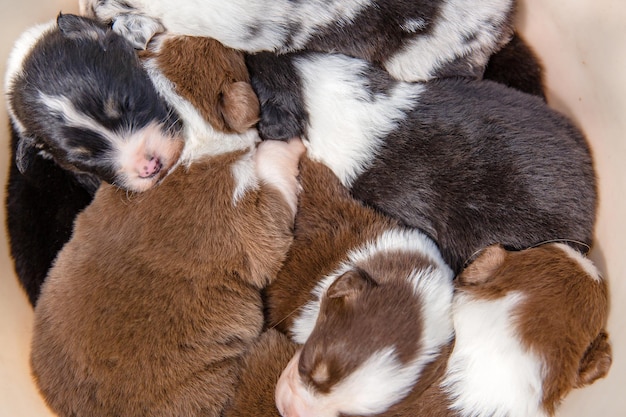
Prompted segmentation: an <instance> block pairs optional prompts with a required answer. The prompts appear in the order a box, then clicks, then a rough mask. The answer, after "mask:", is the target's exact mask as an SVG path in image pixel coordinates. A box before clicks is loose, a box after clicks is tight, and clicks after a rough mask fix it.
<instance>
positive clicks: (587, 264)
mask: <svg viewBox="0 0 626 417" xmlns="http://www.w3.org/2000/svg"><path fill="white" fill-rule="evenodd" d="M554 245H555V246H556V247H557V248H559V249H561V250H562V251H563V252H565V254H566V255H567V256H569V257H570V258H571V259H573V260H575V261H576V262H577V263H578V265H579V266H580V267H581V268H582V270H583V271H585V273H586V274H587V275H588V276H589V278H591V279H593V280H594V281H597V282H600V281H602V276H601V275H600V272H599V271H598V269H597V268H596V266H595V265H594V264H593V262H591V260H590V259H589V258H587V257H585V256H584V255H583V254H582V253H580V252H578V251H577V250H575V249H574V248H572V247H571V246H569V245H566V244H564V243H555V244H554Z"/></svg>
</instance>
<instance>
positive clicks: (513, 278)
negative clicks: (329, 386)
mask: <svg viewBox="0 0 626 417" xmlns="http://www.w3.org/2000/svg"><path fill="white" fill-rule="evenodd" d="M456 290H457V292H456V295H455V299H454V307H453V314H454V316H453V317H454V329H455V333H456V336H455V341H454V342H453V343H451V344H450V345H449V349H448V350H446V349H444V350H442V353H441V355H440V356H439V357H438V358H437V360H436V361H435V362H433V366H431V370H432V371H433V372H434V373H435V374H434V375H433V374H431V375H430V376H429V377H423V378H420V379H419V380H418V381H417V383H416V384H415V386H414V387H413V390H412V391H411V393H410V394H409V395H408V396H407V397H406V398H405V399H403V400H402V401H400V402H398V403H396V404H394V405H392V406H391V407H389V408H388V409H387V410H385V411H384V412H382V413H379V414H377V415H379V416H385V417H388V416H389V417H391V416H394V417H409V416H415V415H420V416H426V417H453V416H454V417H469V416H484V417H487V416H494V415H495V416H500V415H502V416H504V415H506V416H519V417H531V416H552V415H554V413H555V410H556V408H557V406H558V405H559V403H560V401H561V400H562V399H563V398H564V397H565V396H566V395H567V394H568V393H569V392H570V391H571V390H572V389H574V388H580V387H583V386H585V385H588V384H591V383H593V382H594V381H595V380H596V379H598V378H602V377H604V376H605V375H606V374H607V372H608V370H609V368H610V365H611V346H610V344H609V342H608V336H607V334H606V331H605V330H604V326H605V325H606V319H607V313H608V291H607V285H606V282H605V281H604V280H603V279H602V278H601V277H600V276H599V274H598V272H597V270H596V269H595V267H594V266H593V265H592V263H591V262H590V261H589V260H587V259H586V258H584V257H583V256H581V255H580V254H579V253H578V252H576V251H574V250H573V249H571V248H570V247H569V246H567V245H563V244H546V245H544V246H541V247H536V248H532V249H528V250H525V251H519V252H507V251H505V250H504V249H502V248H501V247H499V246H492V247H489V248H487V249H486V250H484V251H483V253H481V254H480V256H479V257H478V259H477V260H476V261H475V262H473V263H472V264H471V265H470V266H469V267H468V268H467V269H466V270H465V271H464V272H463V273H462V274H461V276H460V277H459V278H458V279H457V281H456ZM392 301H395V300H390V302H392ZM367 311H368V315H367V316H366V317H362V318H361V319H362V320H369V319H370V316H375V315H376V314H378V313H380V311H378V312H377V311H376V310H372V309H370V310H367ZM324 314H332V312H331V311H330V310H325V311H324ZM321 315H322V313H320V316H321ZM329 322H332V323H336V321H331V320H330V319H329V318H327V319H326V320H325V321H321V320H318V321H317V323H316V327H315V329H314V330H313V334H315V333H321V334H326V335H332V334H336V333H341V332H342V331H344V330H346V329H342V328H338V327H336V326H334V327H333V328H329V327H328V326H327V325H326V324H327V323H329ZM389 326H390V327H392V328H398V327H399V326H398V323H397V322H396V321H394V320H390V321H389ZM376 336H377V335H376V334H372V335H371V337H376ZM328 343H332V342H328V341H327V340H325V339H324V338H315V339H313V338H309V340H307V342H306V343H305V345H304V347H303V351H305V350H307V349H309V350H324V349H325V348H324V346H323V345H325V344H328ZM362 343H363V341H362V340H355V339H352V344H345V343H344V345H343V349H345V350H346V351H348V352H353V351H359V350H360V349H362V347H361V345H362ZM446 360H447V366H446ZM292 363H293V360H292ZM304 369H306V368H304V367H303V364H302V361H300V363H299V368H297V370H296V368H290V366H289V365H288V366H287V368H286V370H285V372H283V375H282V376H281V377H280V380H279V383H278V386H277V390H276V400H277V404H278V405H279V409H282V410H287V412H283V413H282V415H283V416H284V417H287V416H288V417H296V416H307V415H312V414H310V413H309V412H310V410H314V409H315V407H316V404H313V406H312V407H310V408H306V409H303V410H299V411H298V412H294V410H296V409H297V407H295V406H292V405H291V404H294V403H296V404H301V403H305V402H306V401H309V400H310V399H313V400H314V401H315V402H316V403H322V404H323V403H324V402H325V401H326V399H325V398H324V395H326V396H328V397H331V396H332V393H322V394H321V395H319V396H318V397H317V398H315V396H310V395H309V393H311V392H315V390H316V388H315V387H316V386H315V384H313V383H311V379H310V377H309V376H307V375H304V374H303V372H302V371H303V370H304ZM296 373H299V376H298V378H297V379H296V380H295V381H296V382H295V383H296V384H300V385H302V386H303V387H304V388H305V389H304V390H302V392H303V393H304V394H303V395H304V396H307V397H308V398H304V400H303V398H301V397H300V396H299V395H293V392H297V390H288V391H287V393H286V394H285V389H284V388H283V386H289V385H293V384H294V380H293V378H294V374H296ZM360 377H361V378H362V377H363V375H361V376H360ZM433 381H434V382H433ZM315 415H320V413H315ZM323 415H337V414H336V413H324V414H323Z"/></svg>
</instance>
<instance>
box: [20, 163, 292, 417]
mask: <svg viewBox="0 0 626 417" xmlns="http://www.w3.org/2000/svg"><path fill="white" fill-rule="evenodd" d="M240 154H241V153H234V154H227V155H224V156H219V157H214V158H210V159H207V160H204V161H201V162H197V163H195V164H193V165H192V166H191V167H190V168H189V170H188V171H187V170H184V169H182V168H181V169H178V170H176V171H175V172H174V173H172V174H170V176H168V177H167V178H166V179H165V180H164V182H163V183H162V184H161V185H160V186H158V187H156V188H154V189H152V190H149V191H147V192H145V193H142V194H138V195H131V196H128V195H126V194H125V192H124V191H120V190H118V189H116V188H114V187H111V186H108V185H104V186H103V187H102V188H101V189H100V190H99V191H98V192H97V194H96V197H95V199H94V201H93V203H92V204H91V205H90V206H89V207H87V208H86V209H85V211H84V212H83V213H81V214H80V215H79V216H78V218H77V220H76V227H75V233H74V236H73V238H72V239H71V241H70V242H69V243H68V244H67V245H66V246H65V248H64V249H63V250H62V252H61V253H60V255H59V257H58V259H57V262H56V264H55V265H54V267H53V269H52V270H51V272H50V275H49V278H48V281H47V282H46V284H45V286H44V289H43V292H42V296H41V300H40V302H39V303H38V304H37V308H36V320H35V331H34V340H33V346H32V368H33V372H34V375H35V377H36V380H37V383H38V385H39V387H40V389H41V392H42V393H43V395H44V397H45V398H46V400H47V401H48V403H49V404H50V406H51V407H52V409H53V410H54V411H55V412H57V413H59V414H60V415H61V416H89V417H96V416H110V415H124V416H146V415H150V416H170V415H186V416H194V415H207V416H209V415H213V416H217V415H219V414H220V412H221V410H222V408H223V406H224V404H225V403H226V401H227V400H228V399H229V398H231V397H232V395H233V394H234V389H233V387H234V385H235V382H236V380H237V375H238V373H239V365H240V360H241V357H242V355H243V354H244V352H245V350H246V348H247V346H248V345H250V344H251V343H252V342H253V341H254V340H255V338H256V337H257V336H258V335H259V333H260V331H261V328H262V325H263V314H262V301H261V296H260V290H261V288H262V287H263V286H265V285H266V284H267V283H268V282H269V281H270V279H271V278H272V277H273V276H274V275H275V274H276V273H277V271H278V269H279V267H280V265H281V262H282V260H283V258H284V256H285V253H286V251H287V248H288V246H289V244H290V242H291V233H290V232H291V226H292V224H291V211H290V209H289V208H288V206H287V204H286V203H285V202H284V200H283V198H282V197H281V196H280V194H279V192H278V191H277V190H274V189H270V188H267V187H266V186H262V187H261V189H259V190H255V191H250V192H248V193H247V194H246V195H245V196H244V197H243V198H242V199H241V200H240V201H238V203H237V205H235V206H234V205H233V204H232V195H233V188H234V181H233V178H232V175H231V174H230V167H231V165H232V163H234V162H235V161H237V159H238V157H239V156H240Z"/></svg>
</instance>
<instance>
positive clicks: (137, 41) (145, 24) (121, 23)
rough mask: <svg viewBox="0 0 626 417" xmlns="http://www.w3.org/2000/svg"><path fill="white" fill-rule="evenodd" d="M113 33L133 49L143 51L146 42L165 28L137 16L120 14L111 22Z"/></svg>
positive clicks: (149, 18) (148, 19)
mask: <svg viewBox="0 0 626 417" xmlns="http://www.w3.org/2000/svg"><path fill="white" fill-rule="evenodd" d="M113 31H114V32H116V33H117V34H119V35H120V36H122V37H124V38H126V40H128V41H129V42H130V43H131V44H132V45H133V47H134V48H135V49H141V50H144V49H146V48H147V47H148V42H150V39H152V38H153V37H154V35H156V34H157V33H162V32H164V31H165V28H164V27H163V25H161V23H159V22H158V21H157V20H155V19H153V18H151V17H148V16H142V15H138V14H122V15H119V16H117V17H116V18H115V20H114V21H113Z"/></svg>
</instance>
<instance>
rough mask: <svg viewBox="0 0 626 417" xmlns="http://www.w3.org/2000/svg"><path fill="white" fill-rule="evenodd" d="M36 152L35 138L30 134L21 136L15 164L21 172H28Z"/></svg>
mask: <svg viewBox="0 0 626 417" xmlns="http://www.w3.org/2000/svg"><path fill="white" fill-rule="evenodd" d="M36 153H37V147H36V142H35V139H33V138H30V137H28V136H20V138H19V141H18V143H17V148H16V150H15V165H16V166H17V169H18V171H20V173H21V174H24V173H25V172H26V170H27V169H28V166H29V165H30V162H31V161H32V160H33V158H34V157H35V154H36Z"/></svg>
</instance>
